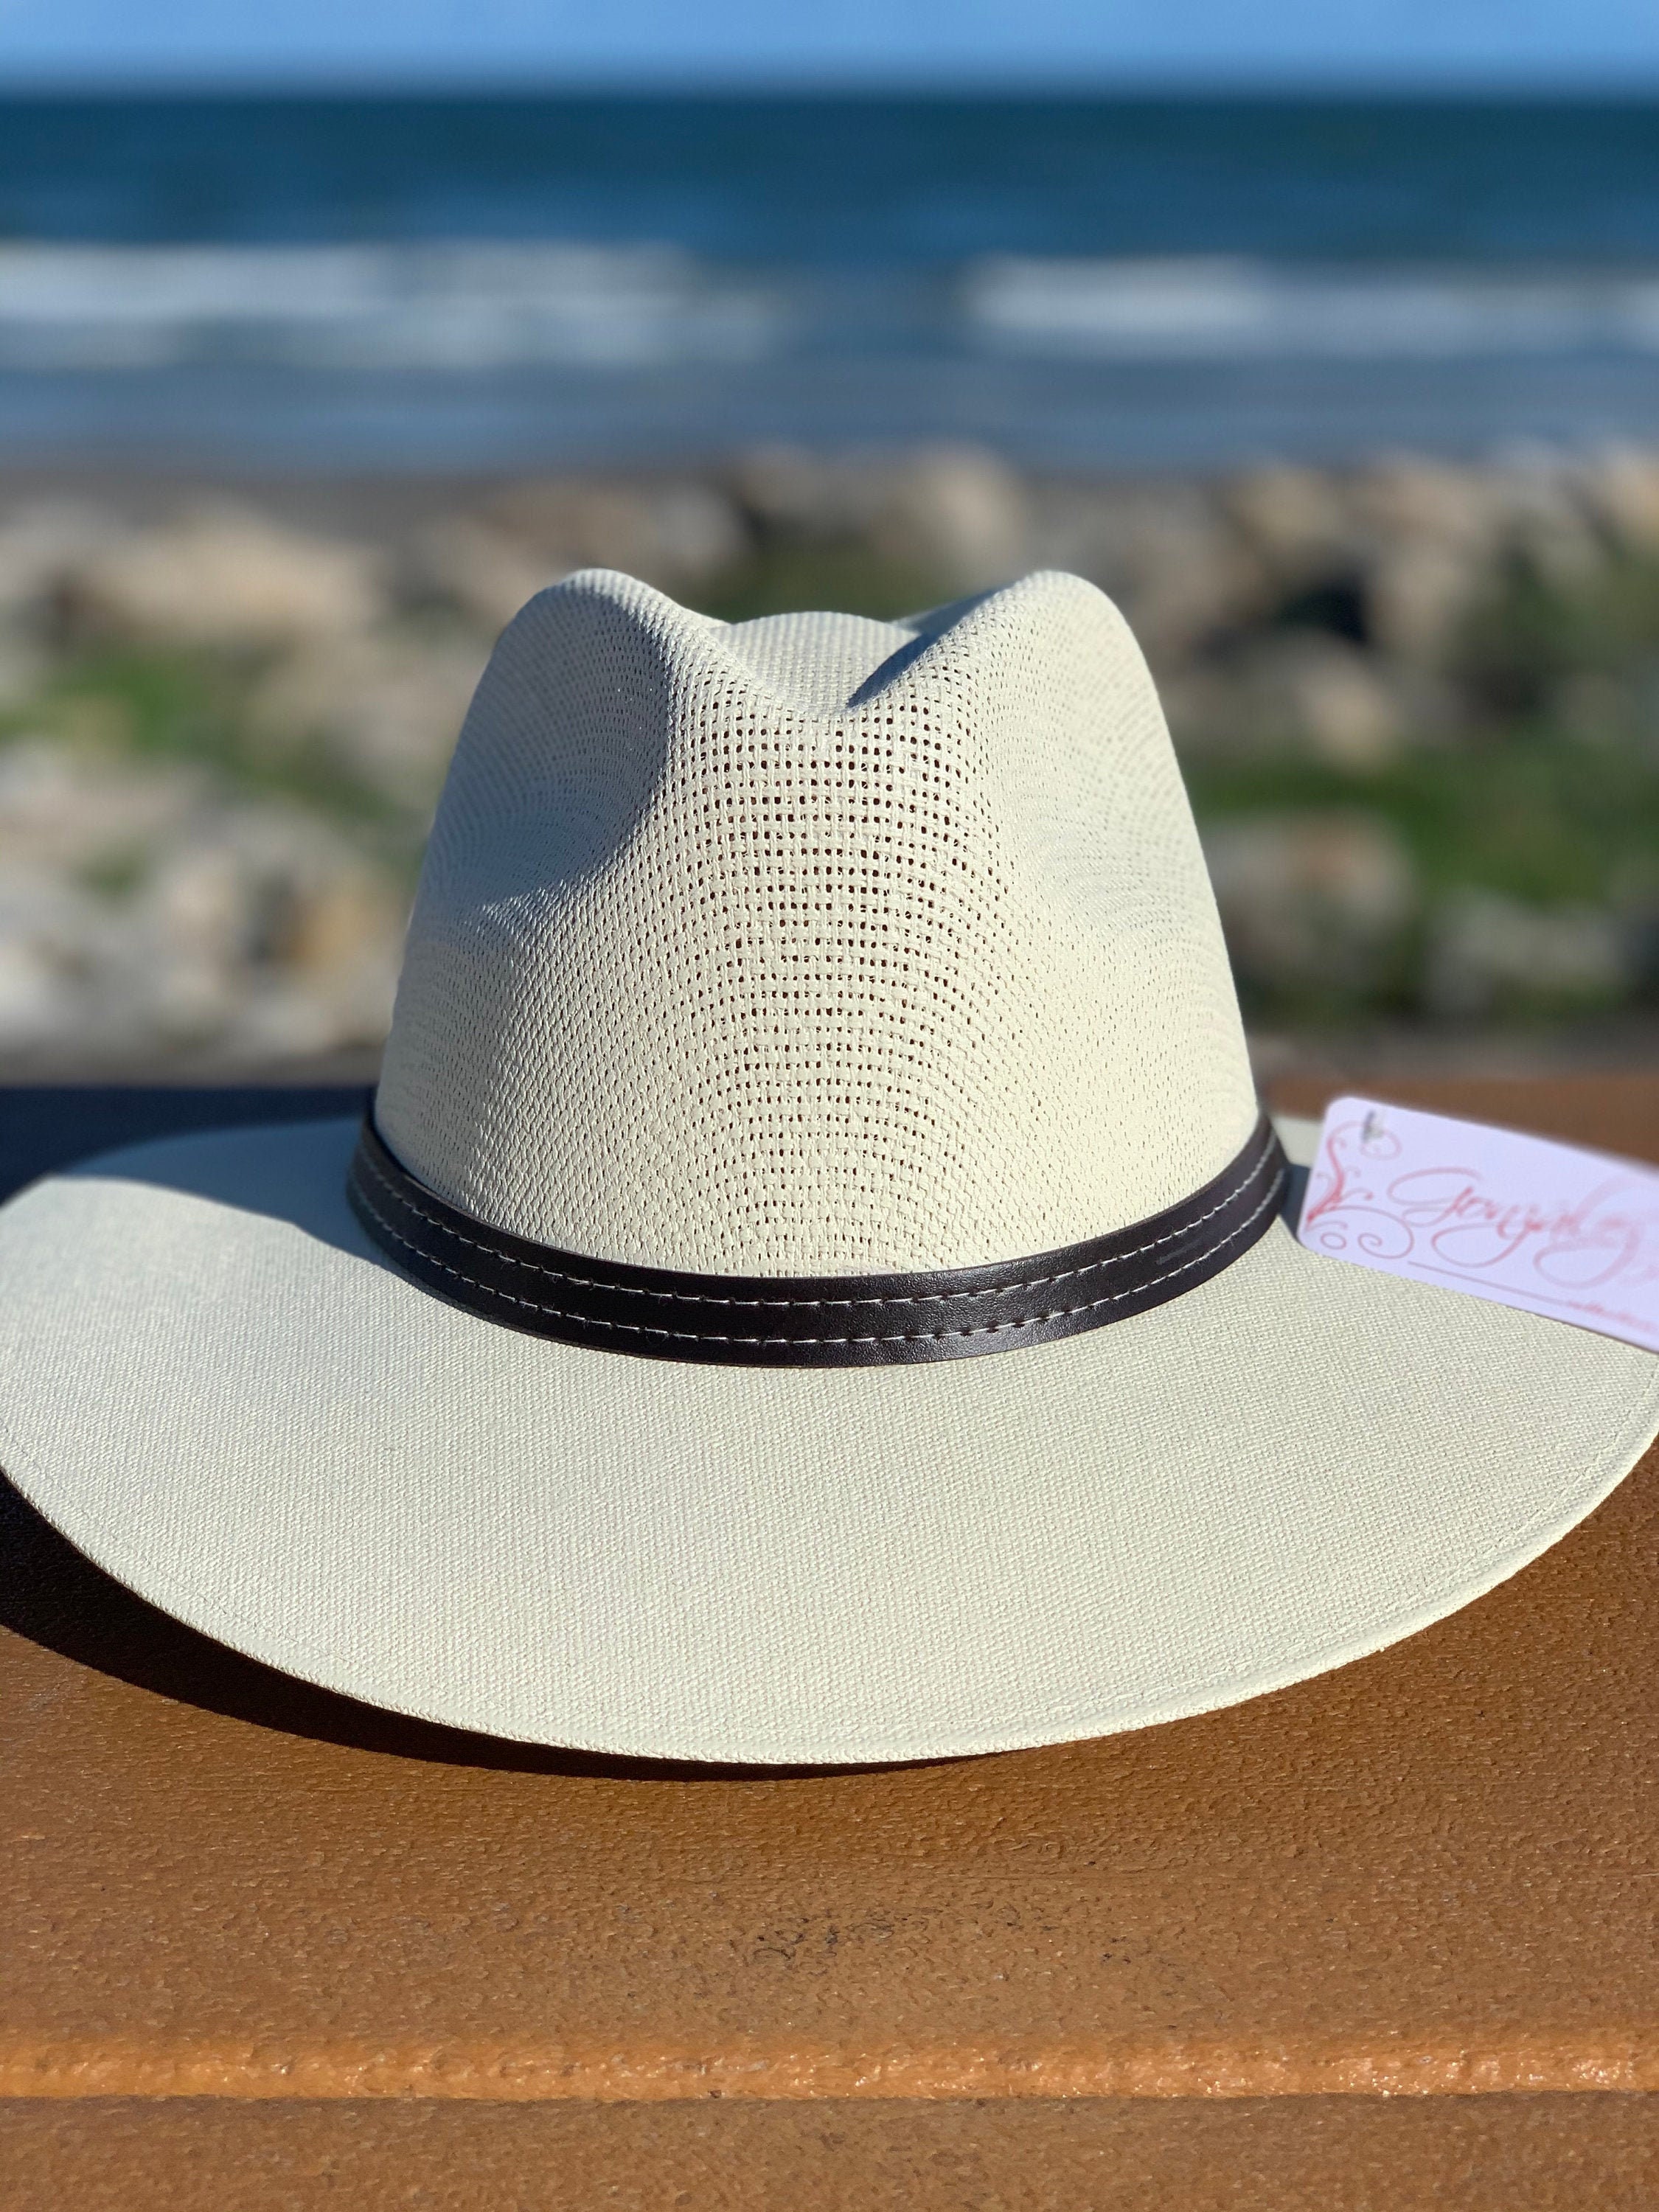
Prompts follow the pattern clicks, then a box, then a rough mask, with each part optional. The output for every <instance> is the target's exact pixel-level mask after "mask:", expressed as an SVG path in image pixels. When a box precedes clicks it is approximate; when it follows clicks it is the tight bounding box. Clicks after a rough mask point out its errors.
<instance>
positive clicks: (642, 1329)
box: [357, 1174, 1284, 1347]
mask: <svg viewBox="0 0 1659 2212" xmlns="http://www.w3.org/2000/svg"><path fill="white" fill-rule="evenodd" d="M382 1180H384V1177H383V1178H382ZM1283 1182H1284V1177H1283V1176H1282V1174H1279V1175H1275V1176H1274V1177H1273V1184H1272V1187H1271V1188H1269V1190H1268V1192H1267V1195H1266V1197H1265V1198H1263V1199H1262V1200H1261V1202H1260V1203H1259V1204H1258V1205H1257V1206H1255V1208H1254V1209H1253V1210H1252V1212H1250V1213H1249V1214H1248V1215H1247V1216H1246V1218H1244V1219H1243V1221H1241V1222H1240V1223H1239V1225H1238V1226H1237V1228H1236V1229H1231V1230H1229V1231H1228V1232H1227V1234H1226V1236H1225V1237H1222V1238H1221V1240H1220V1241H1219V1243H1215V1244H1212V1245H1210V1246H1209V1247H1208V1248H1207V1249H1206V1250H1204V1251H1202V1252H1196V1253H1194V1255H1193V1256H1192V1257H1191V1258H1190V1259H1188V1260H1183V1261H1182V1263H1181V1265H1180V1266H1179V1267H1171V1268H1170V1269H1168V1270H1167V1271H1166V1272H1165V1273H1164V1274H1162V1275H1154V1276H1153V1277H1152V1279H1151V1281H1149V1282H1146V1283H1138V1284H1136V1285H1135V1286H1134V1288H1133V1290H1127V1291H1109V1292H1108V1293H1107V1295H1106V1296H1105V1297H1099V1298H1092V1299H1091V1300H1090V1301H1089V1303H1088V1304H1086V1305H1080V1306H1062V1307H1060V1309H1059V1310H1057V1311H1056V1312H1054V1313H1046V1314H1029V1315H1027V1316H1026V1317H1025V1318H1024V1320H1023V1321H999V1322H985V1323H983V1324H982V1325H981V1327H979V1328H925V1329H909V1330H899V1331H896V1332H894V1333H893V1334H890V1335H885V1336H880V1335H872V1336H719V1335H715V1334H713V1333H712V1332H710V1331H704V1330H701V1329H679V1328H651V1327H650V1326H649V1325H648V1324H647V1323H645V1322H629V1321H601V1320H599V1318H598V1316H594V1315H591V1314H581V1313H571V1312H569V1311H568V1310H567V1309H565V1308H564V1307H562V1306H555V1305H550V1304H547V1303H546V1302H545V1301H544V1300H542V1299H539V1298H519V1297H513V1293H512V1292H511V1291H500V1290H497V1289H496V1288H495V1285H494V1284H493V1283H483V1282H480V1281H479V1280H478V1279H477V1277H476V1276H473V1275H468V1274H464V1273H462V1271H461V1269H460V1268H459V1267H450V1266H449V1265H448V1264H447V1261H442V1260H435V1259H434V1258H433V1257H432V1255H430V1253H428V1252H425V1251H422V1249H421V1247H420V1246H419V1245H418V1244H416V1243H411V1242H410V1239H409V1238H408V1237H404V1236H400V1235H399V1234H398V1231H397V1230H395V1229H394V1228H393V1227H392V1224H391V1223H390V1222H389V1221H388V1220H387V1219H386V1216H385V1215H384V1214H383V1213H382V1212H380V1208H379V1207H378V1206H376V1205H375V1204H374V1201H373V1200H371V1199H370V1198H369V1197H368V1194H367V1193H366V1192H365V1191H363V1190H362V1188H359V1190H358V1193H357V1196H358V1198H359V1200H361V1202H362V1205H363V1206H365V1207H366V1208H367V1209H368V1212H370V1213H371V1214H372V1215H373V1216H374V1219H375V1220H376V1221H377V1222H378V1223H379V1224H380V1227H381V1228H382V1229H383V1230H384V1231H386V1235H387V1236H388V1237H392V1239H393V1240H394V1242H396V1243H399V1244H401V1245H403V1246H404V1249H406V1250H408V1251H410V1252H413V1253H414V1255H415V1256H416V1259H418V1260H420V1261H422V1262H423V1263H424V1264H425V1265H426V1266H427V1267H438V1268H441V1270H442V1272H443V1273H445V1274H446V1275H453V1277H454V1278H455V1279H456V1281H457V1282H459V1283H465V1284H466V1285H468V1287H469V1288H470V1289H472V1290H475V1291H483V1292H484V1294H485V1296H486V1297H492V1298H501V1299H504V1300H505V1301H506V1303H507V1304H508V1305H513V1306H523V1307H524V1308H525V1309H526V1311H528V1312H532V1313H540V1314H550V1315H551V1316H553V1317H554V1318H555V1319H556V1320H559V1321H568V1322H577V1323H579V1324H580V1326H581V1327H582V1328H606V1329H612V1330H617V1331H620V1332H622V1333H623V1334H627V1335H629V1336H660V1337H666V1338H669V1339H671V1340H673V1341H675V1342H677V1343H683V1344H734V1345H742V1346H756V1347H760V1346H767V1345H782V1346H797V1345H847V1344H917V1343H930V1342H936V1341H937V1340H939V1338H941V1337H958V1336H1000V1335H1006V1334H1009V1333H1010V1332H1012V1331H1013V1330H1015V1329H1022V1328H1041V1327H1042V1324H1043V1323H1044V1322H1051V1321H1069V1320H1071V1319H1072V1318H1073V1316H1075V1315H1077V1314H1080V1313H1094V1312H1097V1310H1099V1308H1100V1307H1102V1306H1109V1305H1116V1304H1120V1303H1121V1301H1122V1300H1123V1299H1125V1298H1133V1297H1140V1296H1141V1294H1142V1293H1143V1292H1144V1291H1151V1290H1155V1289H1156V1288H1157V1287H1158V1285H1159V1284H1160V1283H1168V1282H1173V1281H1174V1279H1175V1278H1176V1276H1177V1275H1184V1274H1186V1273H1188V1271H1189V1270H1190V1269H1192V1268H1194V1267H1199V1266H1201V1265H1202V1263H1203V1262H1204V1261H1206V1260H1212V1259H1213V1258H1214V1257H1215V1255H1216V1254H1217V1253H1218V1252H1225V1250H1226V1249H1227V1247H1228V1245H1229V1244H1232V1243H1237V1240H1238V1238H1239V1237H1242V1236H1243V1234H1244V1231H1246V1230H1247V1229H1249V1228H1250V1227H1251V1226H1252V1225H1253V1224H1255V1222H1257V1221H1259V1220H1260V1219H1261V1216H1262V1215H1263V1214H1264V1213H1265V1212H1267V1208H1268V1207H1269V1206H1273V1205H1274V1204H1276V1203H1277V1201H1278V1198H1279V1188H1280V1186H1281V1185H1282V1183H1283ZM423 1218H424V1217H423ZM1206 1218H1207V1217H1206ZM479 1249H481V1250H482V1249H487V1248H485V1247H482V1246H481V1247H480V1248H479ZM594 1287H595V1288H605V1287H608V1286H606V1285H595V1286H594ZM979 1295H981V1296H984V1295H986V1293H983V1292H981V1293H980V1294H979ZM992 1295H995V1294H994V1293H993V1294H992ZM848 1303H857V1301H848ZM869 1303H870V1304H876V1303H877V1301H876V1300H874V1299H872V1300H870V1301H869Z"/></svg>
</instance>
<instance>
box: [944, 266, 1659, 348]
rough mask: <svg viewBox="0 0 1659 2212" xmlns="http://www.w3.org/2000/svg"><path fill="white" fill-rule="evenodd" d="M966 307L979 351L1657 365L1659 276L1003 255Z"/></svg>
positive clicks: (979, 269)
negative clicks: (1586, 356) (1513, 358)
mask: <svg viewBox="0 0 1659 2212" xmlns="http://www.w3.org/2000/svg"><path fill="white" fill-rule="evenodd" d="M962 298H963V309H964V312H965V313H966V315H967V318H968V320H969V325H970V326H971V327H972V328H973V330H974V331H975V335H976V337H977V339H978V341H979V343H980V344H981V346H985V347H989V348H991V349H996V350H999V351H1012V352H1018V353H1023V354H1035V355H1048V356H1065V357H1070V358H1086V359H1093V360H1100V361H1190V360H1197V361H1215V360H1224V359H1228V358H1235V359H1250V358H1255V359H1261V358H1271V357H1273V356H1285V357H1290V358H1297V357H1300V358H1304V359H1308V358H1317V357H1323V358H1327V359H1332V358H1334V359H1342V358H1353V359H1357V360H1364V361H1385V360H1397V361H1447V360H1455V359H1458V358H1461V357H1466V356H1467V357H1470V358H1473V357H1476V356H1482V355H1522V354H1527V355H1537V354H1551V353H1560V354H1571V353H1585V352H1595V351H1611V352H1620V353H1631V352H1637V353H1653V352H1659V271H1653V272H1638V273H1633V274H1632V273H1626V274H1610V273H1606V272H1602V271H1599V270H1593V271H1577V270H1566V271H1560V272H1547V271H1546V272H1536V271H1522V270H1495V269H1486V268H1473V269H1470V268H1464V269H1442V268H1435V269H1399V268H1395V269H1370V268H1367V269H1356V268H1347V269H1341V268H1338V269H1301V268H1291V267H1287V266H1284V265H1279V266H1274V265H1273V264H1268V263H1261V262H1254V261H1243V260H1221V259H1204V258H1182V259H1174V260H1039V259H1030V258H1018V257H1015V256H1001V257H995V258H987V259H984V260H981V261H980V262H978V263H976V264H974V265H973V266H972V267H971V268H970V269H969V271H968V272H967V274H966V276H965V278H964V281H963V291H962Z"/></svg>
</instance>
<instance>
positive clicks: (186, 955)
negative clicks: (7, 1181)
mask: <svg viewBox="0 0 1659 2212" xmlns="http://www.w3.org/2000/svg"><path fill="white" fill-rule="evenodd" d="M403 919H404V892H403V890H401V888H400V887H399V886H398V884H396V883H395V882H393V881H392V879H391V878H389V877H388V876H387V875H386V873H385V872H383V871H380V870H377V869H376V868H375V866H374V865H373V864H372V863H371V862H370V861H368V860H366V859H365V858H364V857H363V856H362V854H358V853H356V851H354V850H353V849H352V848H351V846H350V844H349V842H348V841H347V840H346V839H345V838H343V836H341V835H340V834H339V833H338V832H337V831H336V830H334V829H331V828H330V827H329V826H328V825H326V824H325V823H321V822H319V821H317V820H315V819H314V818H312V817H307V816H306V815H304V814H301V813H300V812H298V811H296V810H294V809H292V808H289V807H285V806H283V805H280V804H278V803H275V802H271V801H264V802H252V803H250V802H246V801H244V802H227V801H226V800H225V799H224V798H223V797H222V795H221V794H219V793H216V791H215V790H214V788H213V787H212V785H211V783H210V781H209V780H208V779H207V778H205V777H204V776H203V775H199V774H197V773H196V772H193V771H191V770H189V769H180V768H178V767H175V766H171V765H168V764H166V763H158V764H155V765H149V764H143V765H141V764H138V763H112V762H111V761H110V760H109V759H108V758H107V757H104V756H100V755H99V754H97V753H88V752H77V751H76V750H74V749H72V748H70V747H66V746H64V745H62V744H50V743H48V742H46V741H45V740H36V741H23V742H20V743H17V744H12V745H9V746H7V747H4V748H0V1048H9V1049H13V1050H27V1049H30V1048H42V1047H46V1046H53V1045H57V1046H64V1045H68V1044H71V1043H72V1044H76V1045H77V1046H78V1047H79V1048H80V1049H81V1050H82V1051H83V1052H85V1053H86V1054H88V1056H89V1057H91V1058H93V1059H100V1060H107V1059H109V1058H110V1057H111V1056H112V1055H117V1054H120V1053H122V1052H123V1051H125V1052H128V1053H135V1052H141V1053H149V1052H153V1051H155V1050H156V1049H158V1048H160V1049H167V1048H170V1047H173V1046H176V1045H180V1044H188V1045H191V1046H202V1045H210V1046H214V1047H217V1048H222V1049H225V1050H232V1051H238V1050H243V1049H246V1050H249V1051H258V1052H261V1053H264V1052H267V1051H270V1052H273V1053H274V1052H276V1050H277V1049H278V1048H279V1047H280V1048H281V1049H282V1050H284V1051H293V1052H303V1051H319V1050H323V1049H326V1048H330V1047H333V1046H337V1045H343V1044H350V1043H356V1042H374V1041H376V1040H378V1038H379V1037H380V1036H381V1035H382V1034H383V1033H384V1029H385V1024H386V1020H387V1018H388V1017H389V1014H390V1011H391V1003H392V988H393V985H394V982H395V978H396V973H397V966H398V956H399V948H400V944H401V938H402V928H403Z"/></svg>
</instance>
